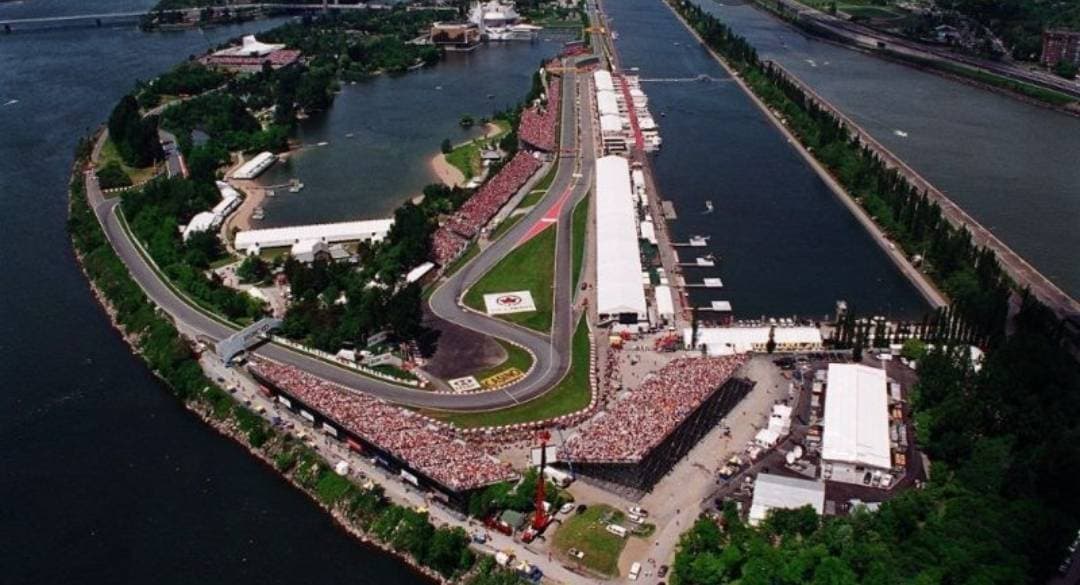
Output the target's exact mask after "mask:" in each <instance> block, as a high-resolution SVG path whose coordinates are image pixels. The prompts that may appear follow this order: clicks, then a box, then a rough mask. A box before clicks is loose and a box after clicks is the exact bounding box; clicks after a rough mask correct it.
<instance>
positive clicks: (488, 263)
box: [430, 71, 596, 408]
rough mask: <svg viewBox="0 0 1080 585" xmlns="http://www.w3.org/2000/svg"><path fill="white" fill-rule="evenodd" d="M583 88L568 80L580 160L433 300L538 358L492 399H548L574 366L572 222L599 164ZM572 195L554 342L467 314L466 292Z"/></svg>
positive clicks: (566, 105)
mask: <svg viewBox="0 0 1080 585" xmlns="http://www.w3.org/2000/svg"><path fill="white" fill-rule="evenodd" d="M578 83H579V80H578V79H577V74H576V73H574V72H572V71H568V72H567V73H565V74H564V75H563V84H562V92H563V96H562V102H563V108H562V112H561V115H562V120H561V122H560V134H561V139H560V144H561V147H562V149H563V150H564V151H565V152H573V153H574V154H567V155H566V156H563V157H560V161H559V168H558V170H557V171H556V176H555V179H554V180H553V181H552V183H551V187H550V188H549V189H548V193H547V195H546V196H545V197H544V198H543V199H542V200H541V201H540V203H538V204H537V205H536V206H534V207H533V209H532V210H531V211H530V212H529V213H528V214H527V215H526V216H525V218H523V219H522V220H521V221H519V222H518V223H517V224H515V225H514V227H512V228H510V230H509V231H507V232H506V233H505V234H504V235H503V236H502V237H501V238H499V239H498V240H496V241H495V242H494V243H492V244H491V245H490V246H488V247H487V248H485V249H484V250H483V251H482V252H481V253H480V254H478V255H477V256H476V258H474V259H473V260H472V261H471V262H469V264H467V265H465V266H464V267H463V268H461V269H460V270H458V271H457V272H456V273H455V274H454V275H453V276H452V277H450V278H449V279H448V280H447V281H446V282H444V283H442V284H441V285H440V286H439V288H438V289H437V290H436V291H435V293H434V294H432V295H431V299H430V305H431V310H432V312H433V313H435V315H436V316H438V317H439V318H441V319H444V320H446V321H450V322H451V323H455V324H457V325H460V326H462V327H466V328H468V329H472V330H474V331H478V332H480V333H482V334H484V335H489V336H492V337H498V338H501V339H505V340H509V341H512V342H514V343H517V344H518V345H521V346H524V347H526V348H528V349H529V351H531V352H532V353H533V356H534V357H535V359H536V365H535V367H534V369H533V371H532V372H531V374H530V375H529V376H528V378H526V379H525V380H522V381H520V382H518V383H517V384H514V385H513V386H511V387H509V388H507V389H506V390H505V391H502V392H497V393H488V394H492V396H491V398H494V397H496V396H498V395H499V394H503V398H504V399H505V398H507V397H508V398H510V399H511V404H512V403H518V402H524V401H526V400H529V399H531V398H535V397H536V396H539V395H541V394H543V393H544V392H545V391H546V390H548V389H549V388H551V387H552V386H553V385H555V384H556V383H558V382H559V380H560V379H562V377H563V375H564V374H565V373H566V370H567V368H569V366H570V359H569V358H570V345H571V337H572V335H573V327H574V320H573V307H572V299H573V292H574V291H572V290H571V287H572V282H573V280H572V275H571V267H572V265H573V261H572V245H571V241H570V240H571V234H572V231H573V230H571V229H570V226H571V216H572V215H573V211H574V205H576V204H577V202H579V201H581V199H583V198H584V197H585V195H586V194H587V193H588V192H589V188H590V186H591V185H592V176H593V168H594V166H595V163H596V159H595V155H594V152H595V151H594V149H593V131H592V114H591V112H592V110H591V107H589V105H590V103H591V102H590V101H589V100H591V95H592V92H591V90H590V89H589V88H590V87H591V86H590V85H589V80H588V79H587V78H586V81H585V83H584V84H582V86H581V87H582V91H581V97H582V100H583V101H582V103H581V104H577V103H576V100H577V98H578V91H577V87H578ZM579 130H580V134H579ZM567 190H570V195H569V197H568V199H567V200H566V202H565V204H564V205H563V207H562V209H561V210H560V212H559V219H558V222H557V224H556V226H555V229H557V230H558V233H557V237H556V244H555V271H554V275H555V283H554V285H555V292H554V299H553V302H552V309H553V315H552V321H551V334H550V336H548V335H543V334H541V333H537V332H536V331H533V330H530V329H526V328H524V327H519V326H517V325H514V324H511V323H508V322H506V321H502V320H500V319H493V318H491V317H488V316H487V315H482V314H480V313H477V312H475V311H472V310H471V309H468V308H465V307H464V306H463V304H462V303H461V302H460V300H461V298H462V296H463V295H464V294H465V291H467V290H468V289H469V287H470V286H472V285H473V284H475V283H476V281H477V280H479V279H480V278H481V277H482V276H483V275H484V274H486V273H487V272H488V271H489V270H491V268H492V267H494V266H495V265H496V264H497V263H498V262H499V261H500V260H501V259H502V258H503V257H504V256H506V255H507V254H508V253H509V252H510V251H511V250H513V249H514V248H515V247H516V245H517V244H518V242H519V241H520V240H521V238H522V236H524V235H525V234H526V233H527V232H528V231H529V230H530V229H532V227H533V226H534V225H535V224H536V222H538V221H539V220H540V219H541V218H543V217H544V216H545V215H546V214H547V213H548V212H549V211H550V210H551V209H552V207H553V206H555V205H556V204H557V203H558V202H559V200H560V199H562V197H563V195H564V194H565V193H566V192H567ZM507 292H509V291H507ZM473 396H477V397H486V396H487V395H486V394H478V395H473ZM504 399H503V400H500V401H499V402H500V404H499V405H498V406H485V407H483V408H495V407H501V406H507V405H508V404H507V403H506V401H505V400H504Z"/></svg>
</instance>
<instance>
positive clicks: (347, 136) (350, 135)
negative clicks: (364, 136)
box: [345, 132, 353, 138]
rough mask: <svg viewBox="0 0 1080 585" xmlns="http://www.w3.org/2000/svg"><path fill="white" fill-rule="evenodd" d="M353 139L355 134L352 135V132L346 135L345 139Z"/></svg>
mask: <svg viewBox="0 0 1080 585" xmlns="http://www.w3.org/2000/svg"><path fill="white" fill-rule="evenodd" d="M352 137H353V133H352V132H349V133H348V134H346V135H345V138H352Z"/></svg>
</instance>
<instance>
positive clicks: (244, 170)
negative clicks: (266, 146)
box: [232, 151, 277, 180]
mask: <svg viewBox="0 0 1080 585" xmlns="http://www.w3.org/2000/svg"><path fill="white" fill-rule="evenodd" d="M275 162H277V155H276V154H274V153H272V152H269V151H267V152H260V153H259V154H256V155H255V156H253V157H251V159H249V160H248V161H247V162H245V163H244V164H242V165H240V167H239V168H237V169H236V170H235V171H233V174H232V178H234V179H243V180H250V179H254V178H256V177H258V176H259V175H261V174H263V172H264V171H266V169H268V168H270V167H271V166H272V165H273V164H274V163H275Z"/></svg>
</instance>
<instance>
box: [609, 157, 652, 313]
mask: <svg viewBox="0 0 1080 585" xmlns="http://www.w3.org/2000/svg"><path fill="white" fill-rule="evenodd" d="M596 215H597V217H602V218H604V221H600V222H597V225H596V310H597V312H598V313H599V316H600V321H601V322H604V321H612V322H613V323H614V327H615V328H617V329H627V330H640V329H644V328H647V327H648V325H649V323H648V306H647V305H646V302H645V291H644V290H643V288H642V284H641V271H642V268H641V253H640V251H639V250H638V232H637V212H636V210H635V206H634V199H633V196H632V194H631V190H630V165H629V163H628V162H627V161H626V159H625V158H622V157H619V156H605V157H603V158H600V159H598V160H597V161H596Z"/></svg>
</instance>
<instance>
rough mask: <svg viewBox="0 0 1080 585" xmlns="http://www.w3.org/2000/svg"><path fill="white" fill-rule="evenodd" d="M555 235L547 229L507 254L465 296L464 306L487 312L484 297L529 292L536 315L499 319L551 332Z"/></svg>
mask: <svg viewBox="0 0 1080 585" xmlns="http://www.w3.org/2000/svg"><path fill="white" fill-rule="evenodd" d="M555 233H556V230H554V229H552V228H548V229H545V230H544V231H543V232H541V233H540V234H538V235H536V236H535V237H533V239H531V240H529V241H528V242H525V243H524V244H522V245H521V246H518V247H517V248H515V249H514V250H513V251H511V252H510V253H509V254H507V255H506V257H505V258H503V259H502V260H500V261H499V263H498V264H496V265H495V267H494V268H492V269H491V270H490V271H489V272H488V273H487V274H485V275H484V276H483V277H481V278H480V280H479V281H477V283H476V284H474V285H473V286H472V287H471V288H470V289H469V290H468V292H466V293H465V304H466V305H468V306H470V307H472V308H473V309H476V310H477V311H484V310H485V308H484V295H485V294H491V293H504V292H511V291H516V290H528V291H529V292H531V293H532V297H533V300H534V301H535V302H536V311H533V312H531V313H513V314H510V315H500V318H501V319H505V320H507V321H510V322H512V323H517V324H519V325H523V326H525V327H528V328H529V329H535V330H536V331H540V332H542V333H547V332H548V331H550V330H551V303H552V293H553V292H554V291H553V290H552V285H553V284H554V273H555Z"/></svg>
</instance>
